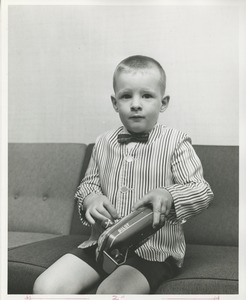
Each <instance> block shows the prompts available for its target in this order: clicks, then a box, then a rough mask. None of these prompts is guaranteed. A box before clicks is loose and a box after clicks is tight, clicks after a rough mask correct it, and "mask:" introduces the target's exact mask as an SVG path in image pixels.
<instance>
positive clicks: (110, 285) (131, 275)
mask: <svg viewBox="0 0 246 300" xmlns="http://www.w3.org/2000/svg"><path fill="white" fill-rule="evenodd" d="M149 292H150V286H149V283H148V280H147V279H146V277H145V276H144V275H143V274H142V273H141V272H139V271H138V270H137V269H135V268H134V267H132V266H128V265H122V266H120V267H118V268H117V269H116V270H115V271H114V272H113V273H111V274H110V275H109V276H108V277H107V278H106V279H104V281H102V282H101V284H100V285H99V287H98V289H97V294H149Z"/></svg>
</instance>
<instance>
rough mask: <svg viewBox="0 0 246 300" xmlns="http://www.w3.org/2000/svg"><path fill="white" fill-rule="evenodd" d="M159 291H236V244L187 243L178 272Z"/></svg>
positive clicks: (234, 292) (218, 292) (198, 292)
mask: <svg viewBox="0 0 246 300" xmlns="http://www.w3.org/2000/svg"><path fill="white" fill-rule="evenodd" d="M157 293H160V294H180V293H183V294H237V293H238V247H230V246H229V247H227V246H204V245H188V246H187V252H186V258H185V262H184V266H183V268H182V271H181V273H180V274H179V275H178V276H177V277H175V278H174V279H172V280H170V281H169V282H166V283H163V284H162V285H161V286H160V287H159V288H158V290H157Z"/></svg>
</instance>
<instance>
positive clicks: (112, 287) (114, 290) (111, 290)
mask: <svg viewBox="0 0 246 300" xmlns="http://www.w3.org/2000/svg"><path fill="white" fill-rule="evenodd" d="M120 286H122V284H121V285H118V284H117V283H111V282H108V281H107V280H104V281H103V282H101V284H100V285H99V286H98V288H97V292H96V293H97V294H99V295H104V294H121V287H120Z"/></svg>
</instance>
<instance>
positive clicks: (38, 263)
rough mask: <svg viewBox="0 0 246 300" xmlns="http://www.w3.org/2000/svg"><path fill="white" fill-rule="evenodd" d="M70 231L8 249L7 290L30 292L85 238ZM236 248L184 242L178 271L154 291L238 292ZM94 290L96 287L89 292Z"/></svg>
mask: <svg viewBox="0 0 246 300" xmlns="http://www.w3.org/2000/svg"><path fill="white" fill-rule="evenodd" d="M86 238H87V236H79V235H74V236H72V235H70V236H63V237H58V238H54V239H50V240H46V241H41V242H37V243H33V244H29V245H25V246H22V247H18V248H15V249H12V250H9V270H8V277H9V278H8V283H9V293H10V294H15V293H18V294H30V293H32V286H33V283H34V281H35V279H36V278H37V277H38V276H39V275H40V274H41V273H42V272H43V271H44V270H45V269H46V268H47V267H49V266H50V265H51V264H52V263H53V262H55V261H56V260H57V259H58V258H59V257H61V256H62V255H64V254H65V253H67V252H68V251H69V250H70V249H72V248H73V247H76V246H77V245H79V244H80V243H81V241H83V240H85V239H86ZM237 266H238V248H237V247H225V246H203V245H187V253H186V258H185V263H184V266H183V269H182V271H181V273H180V274H179V275H178V276H177V277H175V278H174V279H173V280H170V281H168V282H166V283H163V284H162V285H161V286H160V287H159V289H158V290H157V294H220V293H223V294H225V293H227V294H235V293H237V292H238V267H237ZM93 292H95V289H94V290H92V291H88V293H93Z"/></svg>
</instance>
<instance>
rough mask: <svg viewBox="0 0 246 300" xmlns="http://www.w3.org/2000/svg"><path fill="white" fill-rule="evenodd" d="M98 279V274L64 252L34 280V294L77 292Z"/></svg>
mask: <svg viewBox="0 0 246 300" xmlns="http://www.w3.org/2000/svg"><path fill="white" fill-rule="evenodd" d="M99 280H100V275H99V274H98V273H97V272H96V271H95V270H94V269H93V268H92V267H90V266H89V265H88V264H87V263H85V262H84V261H82V260H81V259H79V258H78V257H77V256H75V255H72V254H65V255H64V256H62V257H61V258H60V259H58V260H57V261H56V262H55V263H54V264H53V265H51V266H50V267H49V268H48V269H47V270H46V271H44V272H43V273H42V274H41V275H40V276H39V277H38V278H37V280H36V281H35V283H34V287H33V293H34V294H78V293H79V292H81V291H82V290H85V289H87V288H89V287H90V286H92V285H93V284H94V283H96V282H98V281H99Z"/></svg>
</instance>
